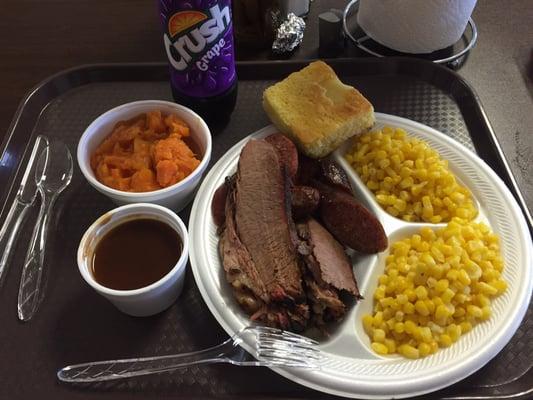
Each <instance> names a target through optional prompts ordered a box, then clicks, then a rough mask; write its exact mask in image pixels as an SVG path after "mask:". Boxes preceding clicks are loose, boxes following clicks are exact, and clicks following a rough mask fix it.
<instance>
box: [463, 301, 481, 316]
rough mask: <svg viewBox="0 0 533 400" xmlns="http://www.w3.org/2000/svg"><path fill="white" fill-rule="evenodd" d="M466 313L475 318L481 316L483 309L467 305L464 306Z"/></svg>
mask: <svg viewBox="0 0 533 400" xmlns="http://www.w3.org/2000/svg"><path fill="white" fill-rule="evenodd" d="M466 314H467V315H469V316H472V317H475V318H481V316H482V315H483V311H482V310H481V308H479V307H478V306H474V305H471V304H470V305H468V306H466Z"/></svg>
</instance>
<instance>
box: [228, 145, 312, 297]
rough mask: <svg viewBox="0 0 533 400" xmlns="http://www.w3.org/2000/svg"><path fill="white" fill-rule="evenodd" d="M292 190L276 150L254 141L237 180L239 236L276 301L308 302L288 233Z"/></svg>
mask: <svg viewBox="0 0 533 400" xmlns="http://www.w3.org/2000/svg"><path fill="white" fill-rule="evenodd" d="M288 204H290V194H289V187H288V182H287V179H286V177H285V176H284V168H282V167H281V166H280V160H279V156H278V154H277V152H276V150H275V149H274V147H273V146H272V145H271V144H270V143H267V142H266V141H263V140H250V141H249V142H248V143H247V144H246V145H245V146H244V148H243V149H242V151H241V156H240V158H239V166H238V171H237V179H236V194H235V221H236V227H237V234H238V237H239V238H240V240H241V242H242V243H243V244H244V246H245V247H246V249H247V250H248V252H249V254H250V256H251V259H252V260H253V262H254V264H255V266H256V269H257V271H258V273H259V276H260V278H261V281H262V282H263V283H264V285H265V287H266V290H267V293H268V295H269V296H270V298H271V300H274V301H293V302H294V301H298V300H299V299H302V298H304V292H303V288H302V282H301V274H300V269H299V266H298V257H297V253H296V250H295V248H294V244H293V242H292V240H291V235H290V231H289V222H290V221H289V214H288V213H290V210H288Z"/></svg>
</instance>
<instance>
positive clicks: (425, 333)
mask: <svg viewBox="0 0 533 400" xmlns="http://www.w3.org/2000/svg"><path fill="white" fill-rule="evenodd" d="M420 337H421V339H422V340H423V341H424V342H426V343H429V342H431V341H432V340H433V335H432V334H431V329H429V328H428V327H427V326H425V327H423V328H420Z"/></svg>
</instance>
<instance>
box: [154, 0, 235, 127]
mask: <svg viewBox="0 0 533 400" xmlns="http://www.w3.org/2000/svg"><path fill="white" fill-rule="evenodd" d="M159 12H160V18H161V23H162V25H163V42H164V45H165V51H166V53H167V57H168V61H169V68H170V84H171V88H172V95H173V97H174V100H175V101H176V102H177V103H179V104H183V105H185V106H187V107H190V108H191V109H193V110H194V111H196V112H197V113H198V114H200V115H201V116H202V117H203V118H204V119H206V120H207V121H208V122H217V121H223V120H226V119H227V118H229V115H230V114H231V112H232V111H233V108H234V107H235V100H236V98H237V75H236V73H235V57H234V50H233V23H232V16H231V0H159Z"/></svg>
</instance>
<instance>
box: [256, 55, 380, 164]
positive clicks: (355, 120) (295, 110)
mask: <svg viewBox="0 0 533 400" xmlns="http://www.w3.org/2000/svg"><path fill="white" fill-rule="evenodd" d="M263 108H264V109H265V112H266V113H267V114H268V116H269V117H270V119H271V120H272V122H273V123H274V125H276V127H277V128H278V129H279V130H280V131H281V132H283V133H285V134H286V135H287V136H289V137H290V138H291V139H293V141H294V142H296V144H297V145H298V147H299V148H300V150H301V151H302V152H303V153H304V154H306V155H308V156H309V157H313V158H322V157H325V156H327V155H328V154H329V153H331V152H332V151H333V150H335V149H336V148H337V147H338V146H339V145H340V144H341V143H342V142H344V141H345V140H346V139H348V138H349V137H351V136H353V135H356V134H358V133H360V132H362V131H365V130H366V129H368V128H370V127H371V126H372V125H373V124H374V121H375V117H374V107H372V104H370V102H369V101H368V100H367V99H366V98H365V97H364V96H363V95H362V94H361V93H359V91H358V90H357V89H355V88H353V87H352V86H348V85H345V84H343V83H342V82H341V81H340V80H339V78H338V77H337V75H336V74H335V72H334V71H333V69H331V67H330V66H329V65H327V64H326V63H324V62H323V61H315V62H312V63H311V64H309V65H308V66H307V67H305V68H303V69H302V70H300V71H298V72H295V73H292V74H290V75H289V76H288V77H287V78H285V79H284V80H283V81H281V82H278V83H276V84H275V85H273V86H270V87H269V88H267V89H266V90H265V91H264V93H263Z"/></svg>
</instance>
